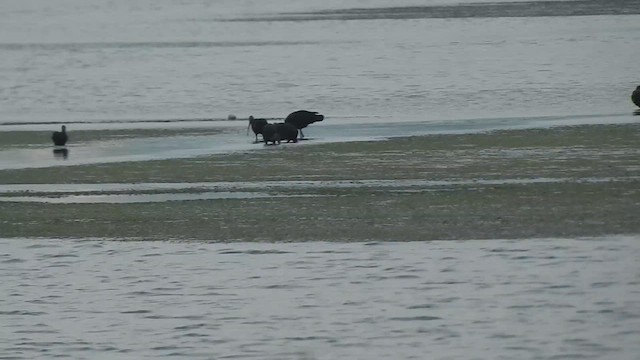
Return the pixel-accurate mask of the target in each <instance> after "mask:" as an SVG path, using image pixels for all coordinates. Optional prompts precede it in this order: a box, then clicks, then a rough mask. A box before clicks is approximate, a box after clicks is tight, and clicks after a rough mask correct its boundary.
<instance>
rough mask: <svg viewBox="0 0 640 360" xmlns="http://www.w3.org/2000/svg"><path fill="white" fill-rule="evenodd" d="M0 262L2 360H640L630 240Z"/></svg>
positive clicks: (7, 244)
mask: <svg viewBox="0 0 640 360" xmlns="http://www.w3.org/2000/svg"><path fill="white" fill-rule="evenodd" d="M114 240H115V239H114ZM0 248H1V249H2V250H1V251H0V271H1V273H2V282H0V293H2V294H3V295H2V297H1V298H0V299H1V300H0V358H2V359H34V358H54V357H56V358H73V359H157V358H168V359H169V358H172V359H229V358H256V359H427V358H428V359H637V358H638V354H640V342H638V338H640V266H639V265H638V264H640V237H638V236H618V237H607V238H592V239H527V240H515V241H513V240H512V241H509V240H476V241H442V242H440V241H435V242H408V243H348V244H347V243H342V244H341V243H288V244H265V243H233V244H231V243H230V244H221V243H201V242H195V243H169V242H135V241H134V242H120V241H111V240H105V239H102V240H60V239H11V240H7V239H0Z"/></svg>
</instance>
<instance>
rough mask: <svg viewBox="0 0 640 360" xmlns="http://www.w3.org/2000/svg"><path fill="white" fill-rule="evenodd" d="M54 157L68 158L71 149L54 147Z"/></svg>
mask: <svg viewBox="0 0 640 360" xmlns="http://www.w3.org/2000/svg"><path fill="white" fill-rule="evenodd" d="M53 157H54V158H56V159H62V160H67V158H69V149H67V148H66V147H63V148H55V149H53Z"/></svg>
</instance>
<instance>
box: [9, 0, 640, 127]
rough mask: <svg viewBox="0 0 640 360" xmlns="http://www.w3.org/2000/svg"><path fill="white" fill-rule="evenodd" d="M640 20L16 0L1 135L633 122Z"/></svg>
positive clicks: (606, 11) (632, 12) (597, 12)
mask: <svg viewBox="0 0 640 360" xmlns="http://www.w3.org/2000/svg"><path fill="white" fill-rule="evenodd" d="M514 4H515V5H514ZM567 4H569V5H567ZM442 5H447V6H442ZM354 8H365V9H364V10H362V9H360V10H352V9H354ZM372 8H373V10H372ZM350 9H351V10H350ZM639 19H640V3H638V2H637V1H633V0H580V1H569V2H566V1H546V2H538V1H521V2H516V3H502V4H501V3H500V2H498V3H497V4H496V3H495V2H491V3H490V4H482V3H481V2H480V1H478V0H465V1H458V0H439V1H410V0H399V1H380V0H377V1H358V0H346V1H323V2H317V1H290V0H276V1H268V2H257V1H229V0H218V1H190V2H184V1H178V0H157V1H156V0H153V1H150V0H142V1H136V2H135V3H131V2H130V1H126V0H116V1H108V2H107V1H84V0H65V1H56V2H55V3H52V2H50V1H47V0H25V1H16V0H13V1H12V0H10V1H2V2H0V52H1V53H2V56H1V57H0V80H1V82H2V86H1V87H0V123H7V122H18V123H27V122H41V121H60V122H65V121H72V120H74V121H87V120H88V121H102V120H113V119H129V120H140V119H193V118H212V117H213V118H226V116H227V114H229V113H234V114H237V115H238V116H244V117H247V116H248V115H250V114H254V115H258V116H267V117H269V116H274V117H283V116H286V115H287V114H288V113H290V112H291V111H294V110H297V109H300V108H309V109H312V110H318V111H321V112H322V113H325V114H327V115H329V116H332V117H333V119H334V120H333V121H348V119H350V117H352V116H363V117H365V118H369V117H383V118H384V119H385V120H386V121H392V122H393V121H401V120H411V121H416V120H436V121H440V120H455V119H468V118H495V117H508V116H539V115H559V114H563V115H566V114H594V113H595V114H611V113H620V112H631V111H632V109H633V108H634V107H633V105H632V104H631V103H630V100H629V96H630V94H631V91H632V90H633V89H635V87H636V86H637V85H638V83H637V82H638V81H639V80H638V79H637V78H634V77H633V76H634V75H636V74H637V73H638V69H637V61H636V60H637V59H638V58H639V57H640V47H638V46H637V44H638V43H639V42H640V21H639Z"/></svg>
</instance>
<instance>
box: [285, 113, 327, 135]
mask: <svg viewBox="0 0 640 360" xmlns="http://www.w3.org/2000/svg"><path fill="white" fill-rule="evenodd" d="M322 120H324V115H320V114H318V112H316V111H313V112H312V111H307V110H298V111H294V112H292V113H291V114H289V116H287V118H286V119H284V122H285V123H287V124H291V125H293V126H295V127H296V128H297V129H298V130H300V139H302V138H304V134H303V133H302V129H304V128H306V127H307V126H309V124H312V123H314V122H316V121H322Z"/></svg>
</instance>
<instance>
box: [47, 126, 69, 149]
mask: <svg viewBox="0 0 640 360" xmlns="http://www.w3.org/2000/svg"><path fill="white" fill-rule="evenodd" d="M68 139H69V137H68V136H67V127H66V126H64V125H62V130H61V131H54V132H53V135H51V140H53V144H54V145H56V146H64V144H66V143H67V140H68Z"/></svg>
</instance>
